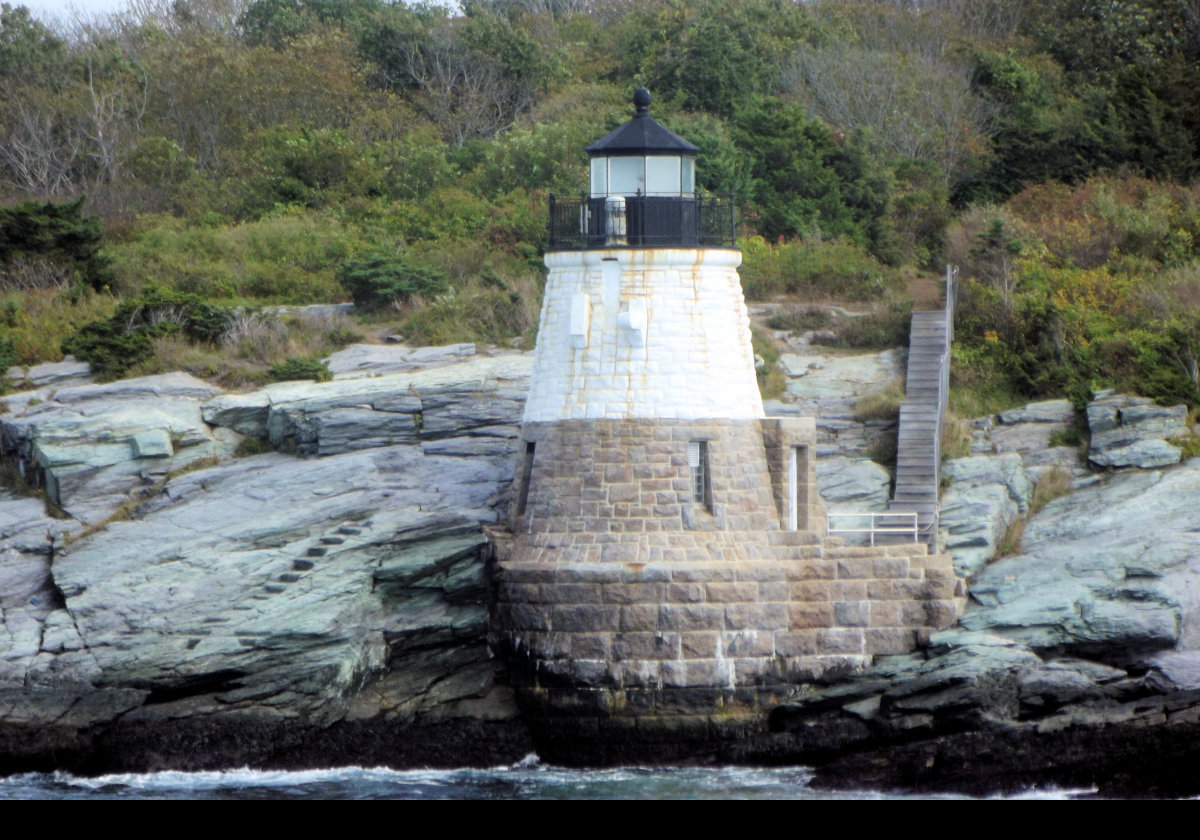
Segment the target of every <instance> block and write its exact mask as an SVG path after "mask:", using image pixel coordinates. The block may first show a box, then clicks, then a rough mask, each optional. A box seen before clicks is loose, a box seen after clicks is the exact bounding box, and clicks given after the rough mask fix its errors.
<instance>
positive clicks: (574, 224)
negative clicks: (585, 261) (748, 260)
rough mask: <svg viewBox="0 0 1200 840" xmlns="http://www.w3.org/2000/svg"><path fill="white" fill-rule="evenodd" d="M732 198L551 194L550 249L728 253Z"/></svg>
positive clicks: (733, 225) (734, 238)
mask: <svg viewBox="0 0 1200 840" xmlns="http://www.w3.org/2000/svg"><path fill="white" fill-rule="evenodd" d="M735 228H736V223H735V213H734V205H733V195H732V194H731V195H728V196H698V195H697V196H677V195H675V196H669V195H667V196H664V195H642V194H640V193H639V194H637V195H629V196H608V197H607V198H605V197H601V198H590V197H588V196H586V195H582V196H579V197H571V198H560V197H558V196H555V195H554V194H553V193H552V194H551V195H550V246H549V247H550V249H551V250H554V249H558V250H568V249H573V248H604V247H623V246H626V247H631V248H670V247H682V248H696V247H705V248H732V247H734V246H736V245H737V235H736V232H735Z"/></svg>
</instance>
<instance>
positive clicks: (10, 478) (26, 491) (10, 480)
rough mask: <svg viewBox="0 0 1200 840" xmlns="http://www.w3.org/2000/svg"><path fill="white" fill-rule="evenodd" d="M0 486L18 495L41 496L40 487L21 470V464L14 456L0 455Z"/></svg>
mask: <svg viewBox="0 0 1200 840" xmlns="http://www.w3.org/2000/svg"><path fill="white" fill-rule="evenodd" d="M0 487H2V488H4V489H5V490H9V491H11V492H13V493H16V494H17V495H18V496H27V497H30V498H37V497H40V496H42V488H40V487H37V486H36V485H34V484H33V483H32V482H31V481H30V480H29V476H27V475H25V474H24V473H23V472H22V471H21V465H20V463H18V461H17V459H16V458H12V457H8V456H0Z"/></svg>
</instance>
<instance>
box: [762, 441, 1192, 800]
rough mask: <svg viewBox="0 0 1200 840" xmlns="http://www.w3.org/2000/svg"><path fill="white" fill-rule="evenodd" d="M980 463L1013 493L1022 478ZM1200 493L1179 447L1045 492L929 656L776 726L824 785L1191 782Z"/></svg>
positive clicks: (1156, 787)
mask: <svg viewBox="0 0 1200 840" xmlns="http://www.w3.org/2000/svg"><path fill="white" fill-rule="evenodd" d="M1010 457H1015V456H1010ZM972 472H974V473H975V474H978V475H987V474H988V473H987V472H985V471H982V470H975V469H974V468H973V469H972ZM1011 475H1012V473H1011V472H1010V473H1009V474H1008V477H1011ZM992 476H993V477H994V478H996V479H997V481H995V482H989V486H996V485H998V484H1003V485H1004V486H1005V487H1006V488H1008V490H1007V492H1009V493H1010V494H1011V495H1010V499H1011V501H1012V503H1013V504H1014V505H1016V503H1017V501H1016V498H1015V497H1016V496H1020V495H1021V494H1022V491H1023V489H1024V486H1023V485H1022V484H1021V482H1020V481H1019V480H1018V481H1016V482H1012V483H1013V484H1015V487H1009V482H1008V481H1006V480H1005V479H1004V477H1003V475H1002V474H1001V473H992ZM1198 494H1200V459H1194V460H1192V461H1189V462H1188V463H1186V464H1184V465H1182V466H1181V467H1178V468H1175V469H1172V470H1168V471H1161V472H1158V471H1146V472H1142V471H1138V472H1132V471H1130V472H1120V473H1113V474H1111V475H1108V476H1105V477H1103V478H1101V479H1100V480H1098V481H1096V482H1094V483H1092V484H1091V485H1090V486H1085V487H1082V488H1080V489H1077V490H1076V491H1075V492H1072V493H1069V494H1068V495H1066V496H1063V497H1061V498H1059V499H1057V500H1055V501H1052V502H1050V503H1049V504H1047V505H1046V507H1045V508H1044V509H1042V510H1041V511H1040V512H1038V513H1036V514H1035V515H1034V516H1033V517H1032V519H1031V520H1030V521H1029V522H1028V524H1027V525H1026V526H1025V537H1024V542H1023V552H1022V554H1020V555H1018V556H1012V557H1005V558H1000V559H998V560H996V561H995V562H994V563H992V564H991V565H988V566H987V567H986V568H985V569H983V570H982V571H981V572H980V573H979V574H977V575H976V576H975V578H974V580H973V581H972V583H971V596H972V599H973V602H974V603H972V604H971V605H970V606H969V607H968V608H967V610H966V612H965V614H964V615H963V617H962V619H961V621H960V626H959V627H958V628H956V629H953V630H950V631H945V632H941V633H935V634H934V635H933V637H932V640H931V641H932V644H931V647H930V649H929V650H928V651H927V652H926V653H923V654H918V655H913V656H901V657H886V658H881V659H879V660H877V662H876V663H875V665H874V666H872V667H871V668H870V669H868V670H867V672H865V673H864V674H861V675H859V676H856V677H852V678H849V679H846V680H843V681H840V682H838V683H836V684H832V685H829V686H810V687H808V688H807V689H806V690H805V691H804V692H802V693H801V697H800V698H798V699H797V700H795V701H793V702H789V703H786V704H784V705H783V706H781V707H780V708H779V709H777V710H776V713H775V714H774V715H773V725H774V727H775V731H776V732H778V733H780V735H779V738H780V739H782V740H783V741H785V742H786V743H788V744H789V749H791V750H793V753H792V754H793V755H794V756H796V757H797V759H806V760H818V761H819V762H820V763H821V767H820V770H819V776H818V778H819V780H820V781H821V782H822V783H823V784H831V785H836V784H846V783H849V782H851V781H852V782H853V783H854V784H857V785H863V784H866V785H872V784H874V785H880V786H885V787H886V786H889V785H896V784H900V785H903V786H905V787H921V788H925V789H932V790H947V789H957V790H967V791H973V792H994V791H996V790H1018V789H1023V788H1026V787H1028V786H1029V785H1031V784H1038V783H1044V784H1055V785H1082V786H1085V787H1086V786H1092V785H1097V786H1100V789H1101V791H1102V792H1106V793H1109V794H1113V795H1120V794H1123V793H1136V794H1139V795H1146V794H1147V793H1153V794H1157V795H1181V794H1185V793H1187V792H1190V791H1194V790H1196V789H1197V785H1200V778H1198V777H1197V774H1196V772H1195V770H1194V766H1195V755H1196V750H1197V744H1200V725H1198V724H1197V721H1200V593H1198V592H1197V587H1196V586H1195V580H1196V579H1197V575H1198V574H1200V511H1198V510H1197V508H1196V505H1195V499H1196V498H1198V497H1200V496H1198ZM831 756H832V758H830V757H831Z"/></svg>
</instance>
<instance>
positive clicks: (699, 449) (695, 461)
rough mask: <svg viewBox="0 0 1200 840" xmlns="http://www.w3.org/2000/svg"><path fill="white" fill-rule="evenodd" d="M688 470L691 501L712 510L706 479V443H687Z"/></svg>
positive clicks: (699, 441) (695, 441)
mask: <svg viewBox="0 0 1200 840" xmlns="http://www.w3.org/2000/svg"><path fill="white" fill-rule="evenodd" d="M688 469H689V470H690V471H691V474H692V501H693V502H695V503H696V504H700V505H704V506H705V507H706V508H709V509H710V510H711V509H712V503H711V494H710V493H709V487H710V485H709V477H708V441H706V440H692V441H688Z"/></svg>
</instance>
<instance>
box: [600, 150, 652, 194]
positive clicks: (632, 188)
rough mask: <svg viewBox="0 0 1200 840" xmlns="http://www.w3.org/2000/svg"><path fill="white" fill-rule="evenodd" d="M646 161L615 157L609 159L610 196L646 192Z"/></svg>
mask: <svg viewBox="0 0 1200 840" xmlns="http://www.w3.org/2000/svg"><path fill="white" fill-rule="evenodd" d="M645 164H646V159H645V158H641V157H615V158H609V159H608V193H609V195H633V194H634V193H636V192H637V191H638V190H641V191H642V192H645V191H646V166H645Z"/></svg>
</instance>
